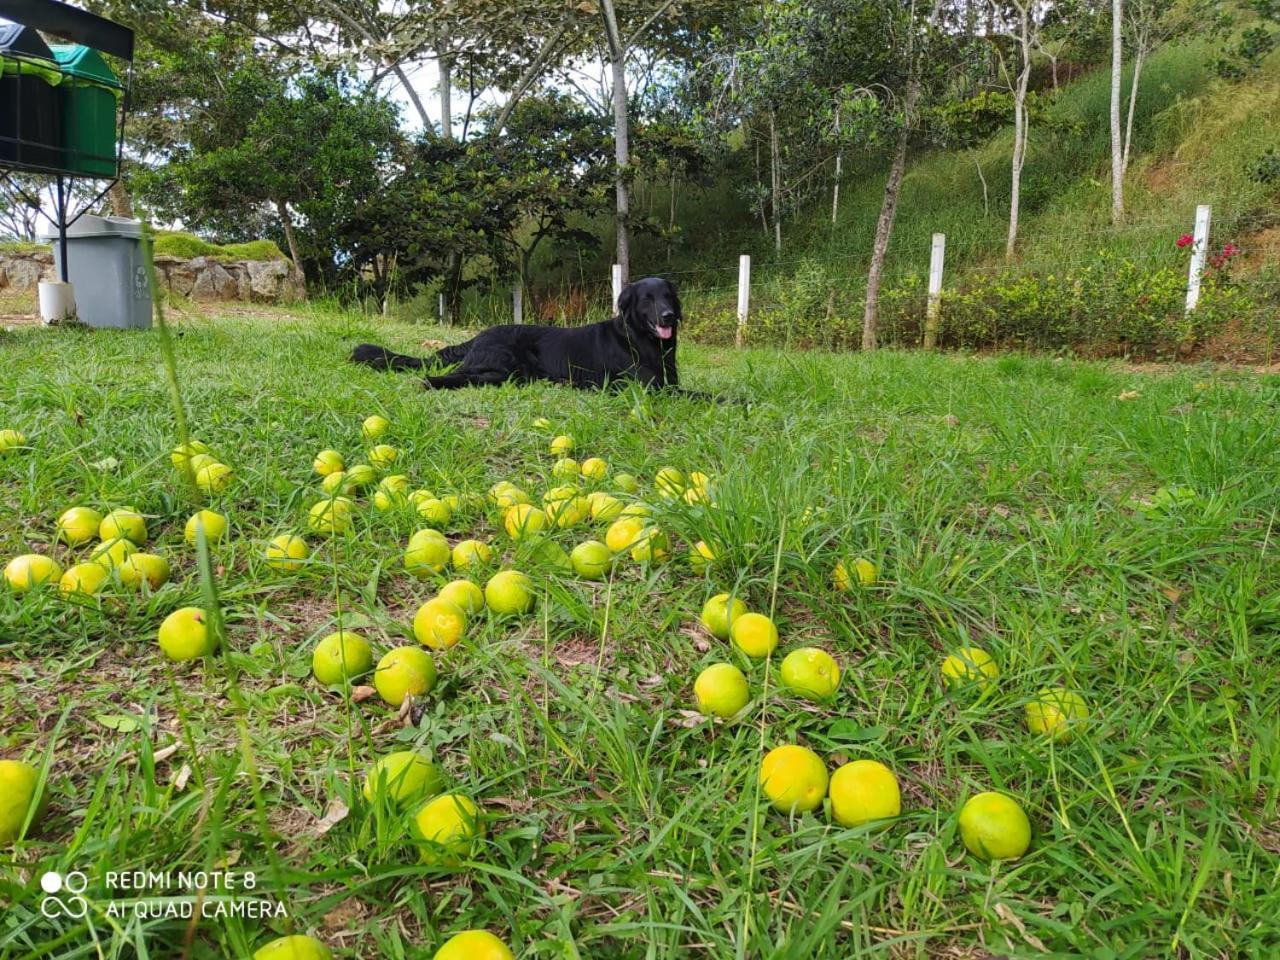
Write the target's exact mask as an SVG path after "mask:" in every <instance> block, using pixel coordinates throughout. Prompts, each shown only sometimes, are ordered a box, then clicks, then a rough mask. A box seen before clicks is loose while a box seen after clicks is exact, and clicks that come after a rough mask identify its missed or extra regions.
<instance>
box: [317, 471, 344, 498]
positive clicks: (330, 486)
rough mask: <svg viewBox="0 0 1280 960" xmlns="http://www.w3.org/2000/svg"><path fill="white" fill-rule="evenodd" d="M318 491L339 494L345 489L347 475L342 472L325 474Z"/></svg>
mask: <svg viewBox="0 0 1280 960" xmlns="http://www.w3.org/2000/svg"><path fill="white" fill-rule="evenodd" d="M320 489H321V490H323V491H324V492H325V493H341V492H342V491H343V490H345V489H347V474H346V472H345V471H343V470H335V471H333V473H330V474H326V475H325V478H324V479H323V480H321V481H320Z"/></svg>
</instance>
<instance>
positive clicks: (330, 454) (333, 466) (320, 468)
mask: <svg viewBox="0 0 1280 960" xmlns="http://www.w3.org/2000/svg"><path fill="white" fill-rule="evenodd" d="M311 465H312V466H313V467H315V471H316V473H318V474H320V476H322V477H327V476H329V475H330V474H331V473H338V472H339V471H341V470H342V469H343V468H344V467H345V466H346V461H345V460H343V459H342V454H340V453H339V452H338V451H337V450H321V451H320V452H319V453H317V454H316V458H315V460H313V461H312V463H311Z"/></svg>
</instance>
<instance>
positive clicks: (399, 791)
mask: <svg viewBox="0 0 1280 960" xmlns="http://www.w3.org/2000/svg"><path fill="white" fill-rule="evenodd" d="M440 787H441V777H440V771H439V770H437V769H436V765H435V764H434V763H432V762H431V761H430V760H428V759H427V758H426V757H424V756H423V755H422V754H420V753H415V752H414V751H412V750H400V751H397V752H396V753H389V754H387V755H386V756H385V757H381V758H379V759H378V760H377V761H376V762H375V763H374V764H373V766H371V767H370V768H369V772H368V773H367V774H365V778H364V787H363V788H362V789H361V792H362V793H363V794H364V798H365V800H366V801H367V802H369V803H378V802H380V801H389V802H390V803H392V804H394V805H395V806H397V807H401V806H406V805H408V804H410V803H414V802H416V801H418V800H422V799H424V798H426V797H430V796H432V795H434V794H436V793H439V792H440Z"/></svg>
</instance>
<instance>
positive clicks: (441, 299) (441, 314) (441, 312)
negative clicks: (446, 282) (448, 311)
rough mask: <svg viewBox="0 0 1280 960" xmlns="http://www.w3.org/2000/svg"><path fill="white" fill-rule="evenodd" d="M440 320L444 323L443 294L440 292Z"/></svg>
mask: <svg viewBox="0 0 1280 960" xmlns="http://www.w3.org/2000/svg"><path fill="white" fill-rule="evenodd" d="M440 322H441V323H442V324H443V323H444V294H443V293H442V294H440Z"/></svg>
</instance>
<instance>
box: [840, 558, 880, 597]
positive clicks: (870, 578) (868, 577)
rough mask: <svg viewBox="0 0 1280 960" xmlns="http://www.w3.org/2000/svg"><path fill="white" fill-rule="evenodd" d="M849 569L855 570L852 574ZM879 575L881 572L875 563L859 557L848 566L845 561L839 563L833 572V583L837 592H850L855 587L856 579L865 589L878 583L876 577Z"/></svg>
mask: <svg viewBox="0 0 1280 960" xmlns="http://www.w3.org/2000/svg"><path fill="white" fill-rule="evenodd" d="M849 567H852V568H853V573H852V574H850V572H849ZM878 575H879V571H878V570H876V565H875V564H874V563H872V562H871V561H870V560H866V559H864V558H862V557H858V558H857V559H856V560H854V561H852V562H850V563H849V564H848V565H847V566H846V565H845V562H844V561H843V560H841V561H840V562H839V563H837V564H836V568H835V569H834V570H833V571H831V583H832V584H833V585H834V586H835V588H836V589H837V590H841V591H848V590H850V589H851V588H852V587H853V584H854V580H855V578H856V580H857V582H858V583H860V584H862V585H863V586H864V587H868V586H870V585H871V584H873V583H875V582H876V577H877V576H878Z"/></svg>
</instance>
